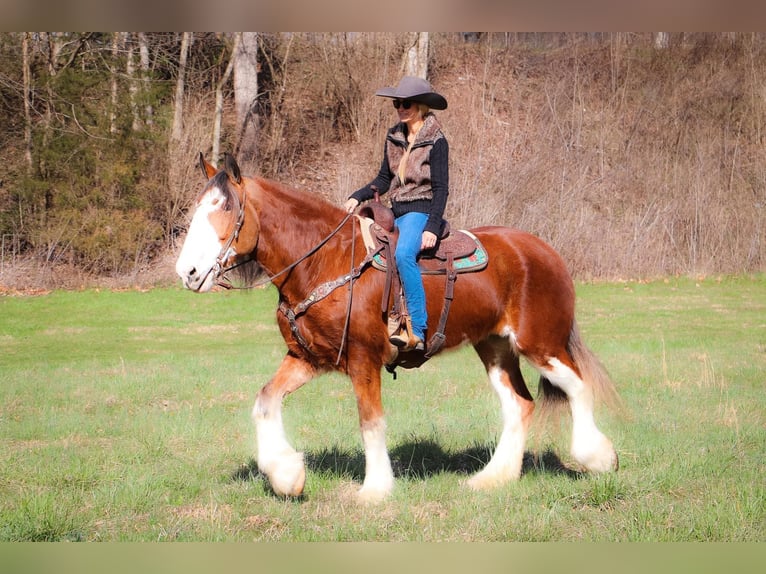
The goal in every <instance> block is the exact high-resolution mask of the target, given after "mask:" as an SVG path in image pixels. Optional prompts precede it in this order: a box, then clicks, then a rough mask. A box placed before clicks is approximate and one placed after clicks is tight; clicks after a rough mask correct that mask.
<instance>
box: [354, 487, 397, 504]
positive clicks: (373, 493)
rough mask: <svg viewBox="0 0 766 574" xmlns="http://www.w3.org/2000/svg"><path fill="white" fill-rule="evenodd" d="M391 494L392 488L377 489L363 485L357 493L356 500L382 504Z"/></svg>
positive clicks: (364, 502) (361, 502)
mask: <svg viewBox="0 0 766 574" xmlns="http://www.w3.org/2000/svg"><path fill="white" fill-rule="evenodd" d="M390 494H391V491H390V490H376V489H373V488H367V487H364V486H363V487H362V488H360V489H359V490H358V491H357V493H356V501H357V502H358V503H360V504H380V503H381V502H383V501H384V500H385V499H386V498H388V496H389V495H390Z"/></svg>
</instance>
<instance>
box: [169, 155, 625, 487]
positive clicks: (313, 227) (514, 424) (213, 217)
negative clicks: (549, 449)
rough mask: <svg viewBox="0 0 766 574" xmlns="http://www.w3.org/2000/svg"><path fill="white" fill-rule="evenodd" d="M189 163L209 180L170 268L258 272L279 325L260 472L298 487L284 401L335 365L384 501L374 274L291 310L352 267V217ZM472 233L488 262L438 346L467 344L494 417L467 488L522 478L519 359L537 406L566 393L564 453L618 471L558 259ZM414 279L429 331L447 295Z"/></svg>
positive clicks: (379, 322) (206, 285)
mask: <svg viewBox="0 0 766 574" xmlns="http://www.w3.org/2000/svg"><path fill="white" fill-rule="evenodd" d="M200 166H201V168H202V170H203V172H204V173H205V177H206V178H207V179H208V182H207V185H206V186H205V187H204V189H203V190H202V192H201V193H200V194H199V196H198V197H197V200H196V211H195V212H194V215H193V218H192V220H191V224H190V226H189V230H188V234H187V237H186V240H185V242H184V245H183V248H182V250H181V253H180V255H179V258H178V262H177V264H176V271H177V273H178V275H179V276H180V277H181V279H182V280H183V284H184V286H185V287H187V288H189V289H191V290H193V291H197V292H204V291H209V290H210V289H211V288H212V287H213V286H214V284H216V282H217V281H219V279H220V278H221V277H222V275H223V273H224V272H225V271H227V269H231V268H232V267H233V266H238V265H241V267H239V271H245V272H247V271H249V272H251V273H250V274H249V276H250V278H251V279H253V278H255V277H257V274H261V275H262V274H265V276H266V281H268V280H270V281H271V283H272V284H273V285H274V286H276V288H277V289H278V291H279V300H280V308H279V310H278V311H277V323H278V325H279V330H280V331H281V333H282V336H283V337H284V339H285V342H286V343H287V354H286V355H285V357H284V359H282V363H281V364H280V366H279V368H278V369H277V372H276V373H275V374H274V376H273V377H272V379H271V380H270V381H268V383H266V384H265V385H264V386H263V388H261V390H260V391H259V392H258V394H257V398H256V400H255V406H254V407H253V413H252V415H253V419H254V422H255V426H256V433H257V463H258V468H259V469H260V470H261V472H263V473H264V474H265V475H266V476H267V477H268V480H269V482H270V484H271V487H272V489H273V490H274V492H275V493H276V494H278V495H282V496H299V495H300V494H301V493H302V492H303V487H304V482H305V466H304V460H303V453H301V452H296V450H295V449H294V448H293V447H292V446H291V445H290V443H289V442H288V440H287V437H286V435H285V430H284V427H283V424H282V401H283V399H284V397H285V396H286V395H287V394H289V393H292V392H294V391H296V390H298V389H299V388H300V387H301V386H303V385H304V384H305V383H307V382H308V381H309V380H311V379H312V378H313V377H315V376H316V375H317V374H318V373H321V372H326V371H329V370H338V371H340V372H343V373H346V374H347V375H348V376H349V377H350V378H351V383H352V385H353V389H354V393H355V395H356V401H357V408H358V411H359V424H360V428H361V435H362V442H363V446H364V456H365V475H364V482H363V485H362V488H361V490H359V493H358V496H359V498H360V500H362V501H378V500H381V499H383V498H385V497H386V496H387V495H388V494H389V493H390V492H391V490H392V488H393V485H394V474H393V472H392V468H391V462H390V459H389V454H388V450H387V447H386V440H385V429H386V425H385V421H384V414H383V406H382V403H381V370H382V366H383V365H384V364H386V363H387V362H388V361H389V359H390V356H391V352H392V346H391V345H390V343H389V342H388V332H387V325H386V317H385V316H384V315H383V314H382V313H381V298H382V293H383V289H384V283H385V274H384V273H381V272H379V271H377V270H374V269H372V268H371V267H370V266H368V265H363V266H362V267H363V268H362V269H357V271H360V273H359V274H358V276H357V277H356V279H355V281H353V283H352V286H353V288H350V287H349V285H348V283H345V284H344V287H343V288H337V289H332V290H331V292H329V293H324V294H323V298H322V299H321V300H319V301H317V302H316V304H313V305H311V306H310V307H308V308H306V309H305V312H300V313H293V314H292V317H291V318H288V317H289V316H290V315H291V313H292V310H294V309H296V306H298V305H301V304H302V303H305V301H306V300H307V297H309V295H310V294H312V293H316V290H317V287H318V286H320V285H324V284H327V283H332V282H333V281H334V280H336V279H338V278H342V277H344V276H347V275H349V272H350V270H351V269H352V267H354V266H359V265H360V264H361V263H363V258H364V257H365V250H364V248H363V244H362V240H361V234H360V231H359V225H358V224H356V222H355V217H353V216H348V215H347V214H346V213H345V212H344V211H343V210H342V209H341V208H339V207H336V206H334V205H332V204H330V203H328V202H326V201H324V200H322V199H320V198H319V197H317V196H315V195H310V194H307V193H305V192H302V191H298V190H295V189H290V188H289V187H287V186H284V185H280V184H278V183H275V182H273V181H268V180H265V179H261V178H257V177H244V176H242V174H241V172H240V168H239V166H238V165H237V163H236V161H235V160H234V158H233V157H232V156H231V155H228V154H226V157H225V162H224V168H223V169H221V170H217V169H216V168H214V167H213V166H212V165H210V164H209V163H208V162H206V161H205V159H204V157H202V154H200ZM471 231H472V233H473V234H474V235H475V236H476V237H477V238H479V239H480V241H481V243H482V244H483V245H484V247H485V248H486V250H487V252H488V254H489V262H488V264H487V266H486V267H485V268H484V269H483V270H481V271H478V272H476V273H466V274H462V275H460V277H459V279H458V280H457V282H456V283H455V285H454V301H453V303H452V307H451V310H450V314H449V318H448V322H447V327H446V331H445V335H446V340H445V342H444V346H443V347H442V349H447V348H455V347H458V346H460V345H463V344H465V343H469V344H471V345H473V347H474V348H475V349H476V352H477V353H478V355H479V358H480V359H481V361H482V362H483V363H484V367H485V368H486V371H487V374H488V376H489V382H490V384H491V386H492V388H493V389H494V390H495V392H496V393H497V395H498V397H499V399H500V407H501V410H502V420H503V423H502V431H501V434H500V439H499V441H498V443H497V446H496V448H495V451H494V453H493V454H492V457H491V459H490V461H489V462H488V463H487V465H486V466H485V467H484V468H483V469H482V470H481V471H480V472H478V473H476V474H475V475H473V476H472V477H471V478H470V479H469V480H468V481H467V482H468V486H469V487H471V488H473V489H489V488H492V487H497V486H500V485H503V484H505V483H507V482H508V481H510V480H513V479H517V478H518V477H519V476H520V474H521V468H522V458H523V454H524V447H525V441H526V437H527V432H528V430H529V426H530V422H531V420H532V412H533V409H534V403H533V398H532V395H531V394H530V392H529V390H528V389H527V386H526V384H525V382H524V379H523V377H522V373H521V370H520V368H519V357H520V356H524V357H525V359H527V360H528V361H529V363H530V364H531V365H533V366H534V367H535V369H536V370H537V371H539V373H540V392H539V396H538V398H540V399H541V401H540V405H541V406H546V405H549V404H554V403H556V402H563V403H565V401H568V403H569V409H570V412H571V415H572V425H573V428H572V438H571V455H572V457H573V458H574V459H575V460H576V461H577V462H578V463H579V464H581V465H582V466H583V467H584V468H585V469H586V470H588V471H591V472H605V471H610V470H616V469H617V454H616V452H615V450H614V448H613V447H612V443H611V442H610V440H609V439H608V438H607V437H606V436H604V435H603V434H602V433H601V431H599V429H598V428H597V427H596V424H595V422H594V417H593V407H594V399H595V398H596V396H597V395H602V396H603V395H613V396H616V394H615V391H614V387H613V385H612V383H611V381H610V380H609V377H608V375H607V374H606V371H605V370H604V369H603V367H602V366H601V364H600V363H599V361H598V359H596V357H595V356H594V355H593V353H592V352H590V351H589V350H588V348H587V347H586V346H585V345H584V344H583V342H582V340H581V339H580V336H579V333H578V329H577V325H576V322H575V316H574V307H575V291H574V286H573V283H572V279H571V277H570V275H569V273H568V271H567V269H566V266H565V264H564V262H563V261H562V259H561V257H560V256H559V255H558V254H557V253H556V252H555V251H554V250H553V249H552V248H551V247H550V246H548V245H547V244H546V243H544V242H543V241H542V240H540V239H538V238H536V237H534V236H532V235H529V234H527V233H524V232H522V231H518V230H515V229H510V228H507V227H500V226H488V227H479V228H476V229H472V230H471ZM352 257H353V261H352ZM245 274H248V273H245ZM423 282H424V286H425V290H426V299H427V308H428V316H429V325H428V328H429V332H432V333H433V332H434V331H433V330H434V328H435V326H436V320H437V319H438V318H439V315H440V312H441V306H442V303H443V299H444V292H445V281H444V276H435V275H430V276H424V277H423ZM414 392H416V391H413V393H414ZM423 392H425V391H423ZM413 396H414V395H413Z"/></svg>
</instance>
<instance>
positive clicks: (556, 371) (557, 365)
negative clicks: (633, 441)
mask: <svg viewBox="0 0 766 574" xmlns="http://www.w3.org/2000/svg"><path fill="white" fill-rule="evenodd" d="M533 364H535V366H536V368H537V369H538V370H539V371H540V373H541V374H542V376H543V379H544V380H543V381H542V386H543V391H544V392H545V386H546V384H553V385H555V386H556V387H558V388H559V389H561V390H562V391H563V392H564V394H565V395H566V397H567V399H568V400H569V409H570V411H571V413H572V445H571V449H570V454H571V455H572V458H574V459H575V460H576V461H577V462H578V463H580V464H581V465H583V466H584V467H585V468H586V469H587V470H589V471H591V472H607V471H610V470H617V466H618V461H617V453H616V452H615V450H614V447H613V446H612V442H611V441H610V440H609V439H608V438H607V437H606V436H604V434H603V433H602V432H601V431H600V430H598V428H597V427H596V422H595V420H594V417H593V406H594V398H595V397H594V388H593V384H594V381H593V380H591V379H592V377H590V376H589V377H584V376H583V374H582V370H583V367H584V366H586V365H582V366H579V367H578V366H577V365H575V363H574V362H573V361H571V359H570V358H569V354H568V353H566V352H565V351H562V352H561V353H560V358H555V357H550V358H548V359H546V360H545V361H544V362H533ZM589 374H590V373H589ZM548 392H549V391H548Z"/></svg>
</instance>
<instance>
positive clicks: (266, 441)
mask: <svg viewBox="0 0 766 574" xmlns="http://www.w3.org/2000/svg"><path fill="white" fill-rule="evenodd" d="M315 374H316V371H315V370H314V368H313V367H312V366H311V365H310V364H308V363H307V362H306V361H304V360H302V359H300V358H298V357H295V356H293V355H290V354H289V353H288V354H287V355H286V356H285V358H284V359H283V360H282V363H281V364H280V365H279V369H277V372H276V374H275V375H274V376H273V377H272V379H271V380H270V381H269V382H268V383H266V385H264V387H263V388H262V389H261V390H260V391H259V392H258V396H257V397H256V399H255V406H254V407H253V421H255V429H256V436H257V439H256V440H257V445H258V468H259V469H260V470H261V472H263V473H264V474H265V475H266V476H267V477H268V479H269V483H270V484H271V488H272V489H273V490H274V492H275V493H276V494H278V495H280V496H300V495H301V493H302V492H303V486H304V484H305V482H306V469H305V466H304V463H303V453H302V452H296V451H295V449H294V448H293V447H292V446H290V443H288V442H287V437H286V436H285V429H284V426H283V424H282V399H284V397H285V396H286V395H288V394H290V393H292V392H293V391H295V390H296V389H298V388H300V387H301V386H303V385H304V384H305V383H307V382H308V381H309V380H311V378H312V377H313V376H314V375H315Z"/></svg>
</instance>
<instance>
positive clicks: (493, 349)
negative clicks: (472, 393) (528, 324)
mask: <svg viewBox="0 0 766 574" xmlns="http://www.w3.org/2000/svg"><path fill="white" fill-rule="evenodd" d="M474 348H475V349H476V352H477V353H478V354H479V357H481V360H482V362H483V363H484V367H485V368H486V369H487V375H488V376H489V381H490V383H491V384H492V388H493V389H494V390H495V392H496V393H497V396H498V397H499V398H500V405H501V407H502V413H503V430H502V433H501V435H500V440H499V441H498V443H497V447H496V448H495V452H494V453H493V454H492V458H491V459H490V461H489V462H488V463H487V466H485V467H484V469H483V470H481V471H480V472H479V473H477V474H475V475H474V476H473V477H471V479H470V480H469V481H468V485H469V486H470V487H471V488H473V489H476V490H483V489H488V488H493V487H496V486H500V485H501V484H504V483H506V482H508V481H510V480H514V479H517V478H519V476H520V475H521V465H522V461H523V458H524V445H525V444H526V439H527V433H528V431H529V425H530V423H531V420H532V412H533V411H534V403H533V401H532V396H531V395H530V394H529V390H528V389H527V386H526V384H525V382H524V377H523V376H522V374H521V369H520V368H519V357H518V355H517V354H516V352H515V350H514V349H512V347H511V342H510V340H509V339H508V338H506V337H491V338H490V339H487V340H485V341H482V342H480V343H478V344H476V345H475V347H474Z"/></svg>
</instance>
